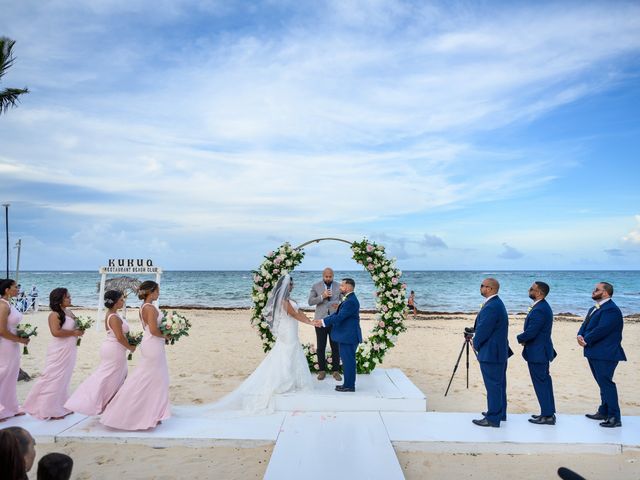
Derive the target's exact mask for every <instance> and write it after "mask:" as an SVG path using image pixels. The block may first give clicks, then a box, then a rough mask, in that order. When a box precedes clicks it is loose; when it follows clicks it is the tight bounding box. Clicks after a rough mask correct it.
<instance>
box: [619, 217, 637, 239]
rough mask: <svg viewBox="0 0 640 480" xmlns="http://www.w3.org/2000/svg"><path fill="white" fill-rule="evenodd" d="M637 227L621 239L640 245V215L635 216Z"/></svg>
mask: <svg viewBox="0 0 640 480" xmlns="http://www.w3.org/2000/svg"><path fill="white" fill-rule="evenodd" d="M635 219H636V223H637V226H636V228H634V229H633V230H631V231H630V232H629V233H628V234H626V235H625V236H624V237H622V240H623V241H624V242H628V243H633V244H640V215H636V216H635Z"/></svg>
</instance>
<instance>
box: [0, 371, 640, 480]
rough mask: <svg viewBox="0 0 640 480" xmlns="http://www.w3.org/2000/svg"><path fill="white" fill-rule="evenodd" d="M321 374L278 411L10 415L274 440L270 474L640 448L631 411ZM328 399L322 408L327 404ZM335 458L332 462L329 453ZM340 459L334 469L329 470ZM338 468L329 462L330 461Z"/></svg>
mask: <svg viewBox="0 0 640 480" xmlns="http://www.w3.org/2000/svg"><path fill="white" fill-rule="evenodd" d="M336 383H337V382H335V381H334V380H333V379H331V380H329V378H327V379H326V380H325V381H324V382H318V389H317V391H316V393H315V395H309V394H304V395H302V394H298V395H296V394H294V395H282V396H280V398H278V399H277V407H278V409H279V410H281V411H276V412H275V413H274V414H271V415H262V416H247V415H242V414H238V415H237V417H234V418H229V416H228V415H225V417H227V418H225V419H221V418H220V417H218V418H216V416H215V415H207V414H206V413H205V412H204V410H203V408H205V409H206V407H195V408H194V407H189V406H185V407H180V406H175V407H173V416H172V417H171V418H170V419H169V420H167V421H165V422H163V424H162V425H159V426H158V427H157V428H155V429H154V430H152V431H144V432H123V431H118V430H112V429H109V428H106V427H104V426H102V425H101V424H100V423H99V422H98V418H97V417H89V418H87V417H85V416H83V415H77V414H74V415H71V416H69V417H67V418H65V419H64V420H58V421H40V420H37V419H34V418H31V417H29V416H28V415H26V416H23V417H15V418H12V419H10V420H8V421H6V422H4V423H2V424H0V428H2V427H5V426H10V425H19V426H22V427H24V428H26V429H27V430H29V431H30V432H31V433H32V434H33V435H34V437H35V438H36V441H37V442H38V443H51V442H68V441H82V442H99V443H137V444H144V445H150V446H154V447H170V446H174V445H183V446H193V447H202V446H215V445H225V446H237V447H253V446H256V445H266V444H269V445H273V444H274V443H275V448H274V451H273V455H272V457H271V460H270V463H269V466H268V469H267V472H266V478H273V479H288V478H291V479H298V478H301V477H303V476H304V478H305V479H308V480H313V479H316V478H317V479H319V480H320V479H322V480H325V479H326V478H335V479H341V478H384V479H395V478H403V477H402V470H401V468H400V465H399V462H398V460H397V457H396V456H395V452H394V449H395V451H429V452H453V453H514V454H533V453H547V452H554V453H558V452H567V453H577V452H598V453H608V454H619V453H621V452H622V451H623V450H627V449H640V417H623V418H622V422H623V426H622V428H615V429H605V428H602V427H600V426H599V425H598V422H595V421H593V420H589V419H587V418H585V417H584V416H583V415H562V414H560V415H558V423H557V425H555V426H546V425H533V424H531V423H529V422H528V421H527V419H528V418H529V415H524V414H519V415H516V414H510V415H509V417H508V421H507V422H503V423H502V425H501V428H482V427H477V426H475V425H473V424H472V423H471V420H472V419H473V418H479V417H480V414H479V413H477V414H475V413H436V412H426V411H425V410H426V399H425V396H424V394H422V392H420V390H419V389H418V388H416V387H415V385H413V383H411V381H410V380H409V379H408V378H407V377H406V376H405V375H404V374H403V373H402V372H401V371H400V370H393V369H391V370H383V369H378V370H376V371H375V372H374V373H373V374H371V375H368V376H367V375H362V376H358V379H357V388H358V391H357V392H355V393H338V392H335V391H334V390H333V388H334V386H335V385H336ZM323 409H324V410H323ZM327 458H331V459H335V460H333V461H331V462H327V461H326V459H327ZM334 467H335V470H331V469H332V468H334ZM327 469H330V470H327Z"/></svg>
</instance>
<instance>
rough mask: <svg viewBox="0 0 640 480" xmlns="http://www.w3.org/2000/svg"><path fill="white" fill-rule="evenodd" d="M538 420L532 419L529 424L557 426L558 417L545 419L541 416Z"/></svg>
mask: <svg viewBox="0 0 640 480" xmlns="http://www.w3.org/2000/svg"><path fill="white" fill-rule="evenodd" d="M537 417H538V418H530V419H529V423H534V424H536V425H555V424H556V416H555V415H552V416H550V417H543V416H541V415H538V416H537Z"/></svg>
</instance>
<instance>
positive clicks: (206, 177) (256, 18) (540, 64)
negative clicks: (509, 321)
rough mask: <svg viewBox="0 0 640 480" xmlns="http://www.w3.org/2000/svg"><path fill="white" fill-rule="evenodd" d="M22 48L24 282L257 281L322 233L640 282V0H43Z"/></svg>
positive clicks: (21, 9)
mask: <svg viewBox="0 0 640 480" xmlns="http://www.w3.org/2000/svg"><path fill="white" fill-rule="evenodd" d="M0 35H3V36H7V37H10V38H12V39H14V40H16V45H15V48H14V54H15V56H16V62H15V64H14V66H13V67H12V68H11V70H10V71H9V72H8V73H7V74H6V75H5V77H4V78H3V79H2V81H0V88H6V87H24V86H27V87H28V88H29V90H30V93H29V94H28V95H25V96H23V99H22V102H21V103H20V105H19V106H18V107H17V108H15V109H12V110H9V111H8V112H7V113H6V114H3V115H1V116H0V201H1V202H2V203H10V204H11V206H10V208H9V217H10V218H9V220H10V239H11V244H12V245H13V244H14V243H15V242H16V241H17V240H18V239H21V240H22V246H23V247H22V257H21V269H26V270H94V269H97V268H98V267H99V266H101V265H105V264H106V263H107V260H108V259H109V258H151V259H153V261H154V263H155V264H156V265H159V266H161V267H163V268H165V269H170V270H191V269H198V270H245V269H252V268H255V267H256V266H258V265H259V264H260V262H261V260H262V256H263V255H264V254H265V253H266V252H268V251H269V250H271V249H273V248H275V247H277V246H278V245H280V244H281V243H282V242H284V241H289V242H291V243H292V244H293V245H294V246H296V245H299V244H301V243H303V242H305V241H307V240H311V239H315V238H321V237H338V238H343V239H346V240H349V241H353V240H360V239H362V238H365V237H366V238H369V239H371V240H374V241H377V242H379V243H382V244H383V245H385V246H386V247H387V251H388V253H389V255H390V256H393V257H396V258H397V259H398V265H399V266H400V268H402V269H405V270H450V269H451V270H476V269H477V270H485V269H492V270H530V269H536V270H540V269H554V270H558V269H559V270H565V269H569V270H580V269H602V270H607V269H640V189H639V188H638V183H639V181H640V158H638V157H639V155H640V81H639V80H640V78H639V77H640V4H639V3H638V2H612V1H604V2H589V1H576V2H535V4H534V3H533V2H518V1H516V2H498V1H496V2H490V1H486V2H482V1H481V2H468V1H465V2H459V1H446V2H444V1H443V2H427V1H418V2H409V1H381V0H353V1H344V0H335V1H308V2H305V1H302V2H301V1H299V0H296V1H288V0H271V1H263V2H231V1H226V2H225V1H215V0H200V1H197V0H96V1H93V2H86V1H80V0H51V1H48V2H40V1H37V0H23V1H20V2H4V4H3V6H2V16H0ZM2 233H4V229H3V232H2ZM306 253H307V256H306V259H305V261H304V263H303V265H302V266H301V268H303V269H319V268H322V267H324V266H325V265H332V266H334V267H335V268H350V267H354V266H355V263H354V262H353V261H352V260H350V259H349V256H350V254H349V251H348V247H347V246H344V245H342V244H340V243H335V242H334V243H332V242H323V243H320V244H315V245H312V246H310V247H308V248H307V249H306ZM15 254H16V250H15V249H12V253H11V255H12V259H11V263H10V265H11V267H12V268H14V267H15ZM0 257H2V258H1V260H0V265H2V266H4V265H5V259H4V255H1V256H0Z"/></svg>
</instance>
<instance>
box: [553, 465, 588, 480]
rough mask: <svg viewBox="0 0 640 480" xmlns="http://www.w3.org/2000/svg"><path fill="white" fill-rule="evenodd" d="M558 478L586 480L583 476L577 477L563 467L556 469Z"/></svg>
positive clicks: (574, 473)
mask: <svg viewBox="0 0 640 480" xmlns="http://www.w3.org/2000/svg"><path fill="white" fill-rule="evenodd" d="M558 476H559V477H560V478H562V480H586V478H584V477H583V476H581V475H578V474H577V473H576V472H574V471H573V470H569V469H568V468H565V467H560V468H559V469H558Z"/></svg>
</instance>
